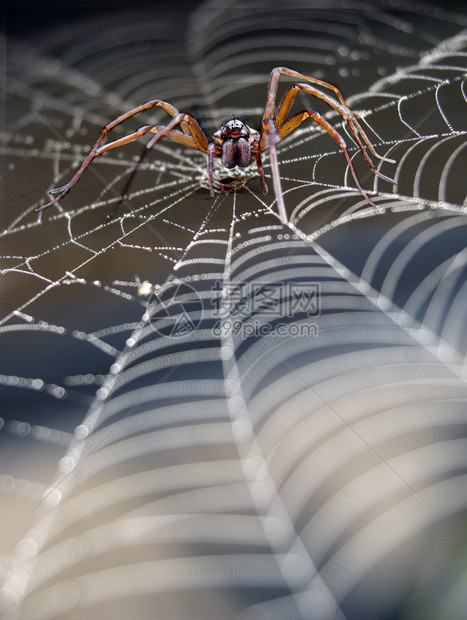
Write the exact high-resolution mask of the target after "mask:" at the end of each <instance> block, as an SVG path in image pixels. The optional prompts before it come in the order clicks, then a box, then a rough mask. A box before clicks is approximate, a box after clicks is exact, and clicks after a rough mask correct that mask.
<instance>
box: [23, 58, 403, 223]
mask: <svg viewBox="0 0 467 620" xmlns="http://www.w3.org/2000/svg"><path fill="white" fill-rule="evenodd" d="M281 75H286V76H289V77H292V78H297V79H299V80H305V81H306V82H309V83H308V84H305V83H303V82H299V83H296V84H293V85H292V86H290V88H289V89H288V90H287V91H286V93H285V95H284V97H283V98H282V100H281V102H280V104H279V106H278V107H277V110H276V97H277V89H278V86H279V79H280V77H281ZM317 86H320V87H322V88H325V89H327V90H330V91H332V92H333V93H334V95H335V97H336V98H334V97H333V96H331V95H329V94H327V93H325V92H323V91H322V90H319V89H318V88H317ZM299 91H303V92H305V93H307V94H310V95H313V96H315V97H317V98H318V99H321V100H322V101H324V102H325V103H327V104H328V105H329V106H330V107H331V108H333V109H334V110H335V111H336V112H337V113H338V114H340V116H341V117H342V118H343V120H344V121H346V122H347V125H348V127H349V129H350V132H351V134H352V135H353V137H354V139H355V141H356V143H357V145H358V146H359V148H360V150H361V152H362V154H363V156H364V158H365V160H366V162H367V164H368V165H369V167H370V168H371V170H372V171H373V172H374V173H375V174H377V175H378V176H380V177H382V178H383V179H385V180H386V181H389V182H391V183H394V181H393V179H390V178H389V177H387V176H385V175H384V174H382V173H381V172H380V171H379V170H377V169H376V168H375V167H374V165H373V163H372V161H371V159H370V157H369V155H368V153H367V148H368V150H369V151H370V152H371V153H372V154H373V155H374V156H375V157H378V158H379V159H384V158H383V157H380V156H379V155H378V154H377V153H376V151H375V150H374V148H373V146H372V144H371V142H370V140H369V139H368V137H367V135H366V134H365V132H364V131H363V129H362V127H361V125H360V124H359V122H358V121H357V119H356V118H355V115H354V114H353V113H352V112H351V110H350V108H349V107H348V105H347V104H346V102H345V100H344V98H343V96H342V94H341V93H340V91H339V90H338V89H337V88H336V87H335V86H333V85H332V84H329V83H328V82H324V81H322V80H319V79H317V78H314V77H310V76H308V75H304V74H302V73H298V72H297V71H294V70H293V69H287V68H286V67H276V68H275V69H273V70H272V71H271V74H270V77H269V84H268V91H267V99H266V106H265V109H264V114H263V118H262V120H261V124H260V127H259V130H258V131H256V130H255V129H252V128H251V127H249V126H248V125H247V124H246V123H243V122H242V121H240V120H238V119H235V118H234V119H232V120H230V121H228V122H227V123H225V125H223V126H222V127H221V128H220V129H219V130H218V131H216V132H215V133H214V135H213V136H212V141H211V142H209V141H208V139H207V138H206V135H205V134H204V132H203V130H202V129H201V127H200V125H199V123H198V122H197V121H196V119H195V118H194V117H193V116H191V115H190V114H187V113H185V112H179V111H178V110H177V108H175V107H174V106H173V105H171V104H170V103H167V102H166V101H162V100H160V99H153V100H151V101H147V102H146V103H143V104H141V105H139V106H137V107H136V108H133V109H132V110H129V111H128V112H125V113H124V114H121V115H120V116H118V117H117V118H116V119H114V120H113V121H111V122H110V123H107V125H105V126H104V128H103V129H102V131H101V133H100V135H99V137H98V138H97V140H96V142H95V144H94V146H93V147H92V149H91V151H90V152H89V154H88V155H87V156H86V157H85V159H84V160H83V162H82V164H81V166H80V167H79V168H78V170H77V171H76V172H75V174H74V175H73V177H72V178H71V179H70V180H69V181H68V183H67V184H66V185H63V186H62V187H58V188H56V189H52V190H50V192H49V193H50V194H57V193H58V194H59V195H58V196H57V197H56V198H54V199H53V200H51V201H50V202H48V203H47V204H45V205H41V206H39V207H37V208H36V209H35V211H43V210H44V209H47V208H48V207H51V206H52V205H54V204H56V203H57V202H58V201H59V200H61V199H62V198H63V197H64V196H65V195H66V194H67V193H68V192H69V191H70V189H71V188H72V187H73V186H74V185H75V183H76V182H77V181H78V180H79V179H80V177H81V175H82V174H83V172H84V171H85V170H86V168H87V167H88V166H89V164H90V163H91V162H92V161H93V159H94V158H95V157H98V156H99V155H102V154H103V153H106V152H107V151H110V150H111V149H114V148H117V147H119V146H122V145H124V144H127V143H128V142H132V141H133V140H137V139H138V138H141V137H142V136H144V135H145V134H147V133H151V134H154V135H153V136H152V137H151V139H150V140H149V141H148V143H147V144H146V148H145V149H144V151H143V154H142V155H141V157H140V158H139V160H138V162H137V163H136V165H135V166H134V168H133V171H132V173H131V175H130V177H129V179H128V181H127V183H126V185H125V188H124V190H123V192H122V194H121V199H120V202H119V203H118V204H117V205H116V207H115V208H114V209H113V211H112V212H111V213H109V215H108V216H107V217H106V220H105V221H106V222H107V221H109V220H110V219H111V218H112V216H113V215H114V213H115V211H116V210H117V208H118V207H119V205H120V204H121V202H122V201H123V200H124V198H125V195H126V192H127V190H128V188H129V185H130V183H131V180H132V178H133V176H134V174H135V173H136V171H137V169H138V167H139V165H140V164H141V162H142V160H143V158H144V157H145V155H146V153H147V152H148V151H149V150H150V149H152V147H153V146H154V145H155V144H156V142H158V141H159V140H160V139H161V138H162V137H163V136H167V137H168V138H170V139H171V140H174V141H175V142H178V143H179V144H183V145H184V146H188V147H190V148H192V149H195V150H197V151H201V152H203V153H206V154H207V172H208V179H209V189H210V194H211V196H212V197H214V181H213V170H214V157H220V158H221V163H222V165H223V166H224V168H228V169H230V168H235V166H238V167H240V168H247V167H248V166H250V164H251V161H252V158H253V156H254V158H255V160H256V165H257V168H258V172H259V176H260V178H261V184H262V187H263V192H264V193H265V194H266V193H267V191H268V187H267V185H266V180H265V177H264V170H263V164H262V161H261V154H262V153H263V152H264V151H265V150H267V149H269V153H270V160H271V172H272V180H273V185H274V191H275V195H276V200H277V206H278V211H279V216H280V219H281V221H282V223H283V224H286V223H287V214H286V210H285V205H284V200H283V197H282V189H281V181H280V176H279V167H278V163H277V153H276V144H277V143H278V142H280V141H281V140H282V139H283V138H285V137H286V136H288V135H289V134H290V133H291V132H292V131H294V130H295V129H297V127H299V126H300V125H301V124H302V123H303V121H305V120H306V119H307V118H311V119H313V120H314V121H315V122H316V123H317V124H318V125H320V126H321V127H322V128H323V129H325V130H326V131H327V132H328V133H329V134H330V135H331V136H332V137H333V138H334V140H335V141H336V142H337V144H338V145H339V146H340V148H341V149H342V151H343V152H344V155H345V158H346V160H347V163H348V166H349V169H350V171H351V173H352V176H353V178H354V181H355V184H356V186H357V188H358V190H359V191H360V193H361V194H362V196H363V197H364V198H365V199H366V200H367V201H368V202H369V203H370V204H371V205H373V206H374V203H373V201H372V200H371V199H370V198H369V197H368V196H367V194H366V193H365V192H364V191H363V189H362V187H361V185H360V183H359V181H358V178H357V175H356V173H355V169H354V167H353V165H352V161H351V159H350V156H349V153H348V151H347V147H346V144H345V142H344V139H343V138H342V136H341V135H340V134H339V133H338V132H337V131H336V130H335V129H334V128H333V127H332V126H331V125H330V124H329V123H328V121H327V120H326V119H325V118H323V116H322V115H321V114H319V113H318V112H315V111H313V110H304V111H303V112H299V113H298V114H295V115H294V116H292V117H291V118H287V116H288V114H289V111H290V108H291V107H292V104H293V102H294V99H295V97H296V95H297V93H298V92H299ZM154 107H160V108H162V109H163V110H165V111H166V112H167V114H169V116H171V120H170V121H169V122H168V123H167V124H166V125H144V126H143V127H140V128H139V129H138V130H137V131H135V132H133V133H130V134H128V135H126V136H124V137H123V138H119V139H118V140H114V141H113V142H109V143H107V144H103V145H102V144H101V143H102V140H103V139H104V137H105V135H106V134H107V133H108V132H109V131H110V130H111V129H113V128H114V127H116V126H117V125H120V123H123V122H124V121H126V120H127V119H129V118H131V117H132V116H135V115H136V114H139V113H140V112H143V111H145V110H150V109H151V108H154ZM365 145H366V146H365ZM386 161H391V162H392V161H393V160H388V159H386Z"/></svg>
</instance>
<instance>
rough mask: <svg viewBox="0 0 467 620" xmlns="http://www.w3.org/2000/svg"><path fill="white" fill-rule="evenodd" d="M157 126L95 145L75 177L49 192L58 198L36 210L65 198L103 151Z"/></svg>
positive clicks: (150, 126) (147, 126) (147, 127)
mask: <svg viewBox="0 0 467 620" xmlns="http://www.w3.org/2000/svg"><path fill="white" fill-rule="evenodd" d="M155 127H156V128H157V125H145V126H144V127H140V128H139V129H138V130H137V131H135V132H133V133H132V134H129V135H128V136H124V137H123V138H120V139H119V140H115V141H114V142H109V144H105V145H104V146H101V147H97V148H96V147H95V146H94V148H93V149H92V151H91V152H90V153H89V155H88V156H87V157H86V158H85V160H84V161H83V163H82V164H81V166H80V167H79V168H78V170H77V171H76V172H75V174H74V175H73V177H72V178H71V179H70V180H69V181H68V183H67V184H66V185H64V186H63V187H57V188H56V189H52V190H50V192H49V193H50V194H56V193H59V195H58V196H57V198H54V199H53V200H51V201H50V202H48V203H47V204H45V205H42V206H40V207H37V208H36V209H34V210H35V211H43V210H44V209H47V208H48V207H51V206H52V205H54V204H56V203H57V202H58V201H59V200H61V199H62V198H63V196H65V195H66V194H68V192H69V191H70V189H71V188H72V187H73V185H74V184H75V183H76V182H77V181H78V180H79V178H80V177H81V175H82V174H83V172H84V171H85V170H86V168H87V167H88V166H89V164H90V163H91V162H92V160H93V159H95V158H96V157H98V156H99V155H102V153H105V152H107V151H110V150H111V149H114V148H116V147H119V146H122V145H123V144H127V143H128V142H132V141H133V140H137V139H138V138H141V136H144V135H145V134H146V133H148V132H149V131H152V130H153V129H154V128H155Z"/></svg>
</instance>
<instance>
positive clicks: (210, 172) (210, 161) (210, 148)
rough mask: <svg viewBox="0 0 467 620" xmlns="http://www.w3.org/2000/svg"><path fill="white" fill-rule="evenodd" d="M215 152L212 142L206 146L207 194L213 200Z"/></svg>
mask: <svg viewBox="0 0 467 620" xmlns="http://www.w3.org/2000/svg"><path fill="white" fill-rule="evenodd" d="M215 151H216V145H215V143H214V142H211V144H210V145H209V146H208V179H209V193H210V194H211V198H214V180H213V173H214V155H215Z"/></svg>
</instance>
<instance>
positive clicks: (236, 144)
mask: <svg viewBox="0 0 467 620" xmlns="http://www.w3.org/2000/svg"><path fill="white" fill-rule="evenodd" d="M221 161H222V165H223V166H224V168H235V166H240V168H247V167H248V166H249V165H250V163H251V146H250V143H249V142H248V140H247V139H246V138H243V137H241V138H227V139H226V140H224V142H223V144H222V156H221Z"/></svg>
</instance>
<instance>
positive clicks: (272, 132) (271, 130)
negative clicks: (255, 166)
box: [258, 120, 288, 224]
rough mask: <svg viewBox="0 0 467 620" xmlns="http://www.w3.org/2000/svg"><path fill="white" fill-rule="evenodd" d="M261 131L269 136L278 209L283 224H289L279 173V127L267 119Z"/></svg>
mask: <svg viewBox="0 0 467 620" xmlns="http://www.w3.org/2000/svg"><path fill="white" fill-rule="evenodd" d="M261 133H265V135H266V136H267V142H268V147H269V156H270V158H271V174H272V182H273V185H274V193H275V195H276V200H277V210H278V211H279V216H280V219H281V222H282V224H287V222H288V220H287V211H286V210H285V204H284V197H283V195H282V185H281V177H280V173H279V164H278V163H277V149H276V143H277V142H278V141H279V137H278V135H277V129H276V127H275V126H274V123H273V122H272V121H271V120H266V121H264V123H262V124H261ZM258 151H259V149H258Z"/></svg>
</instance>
